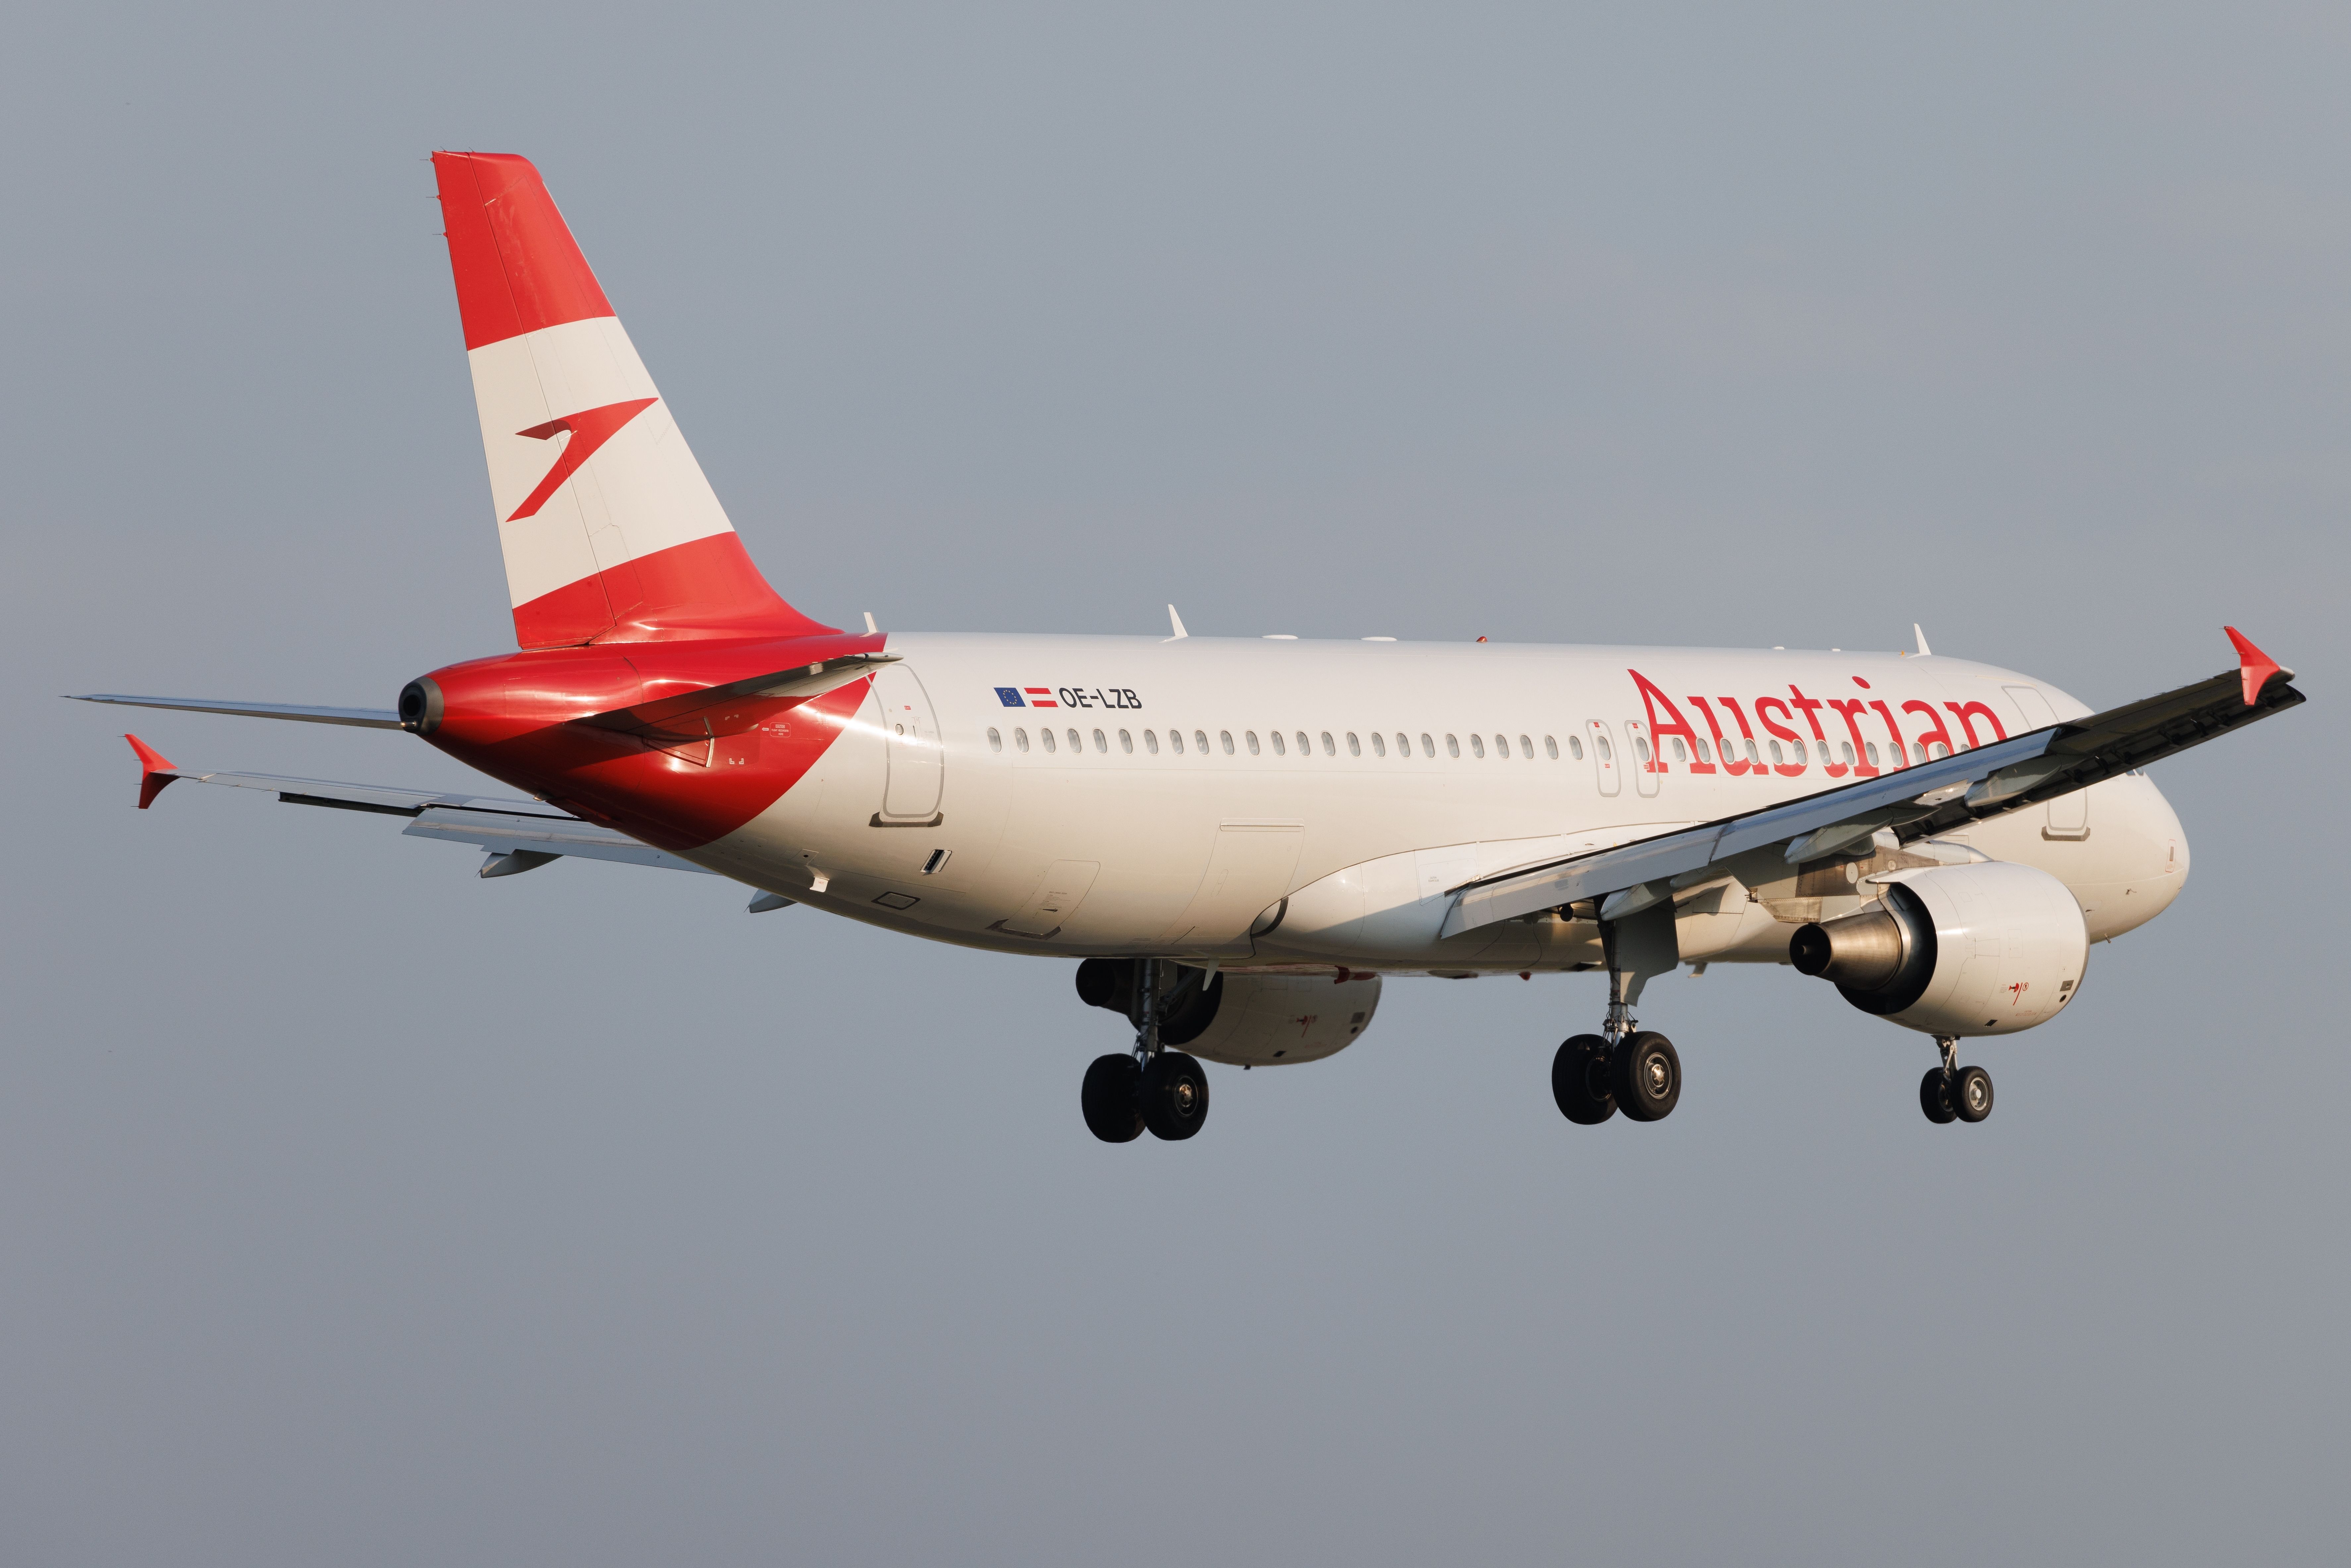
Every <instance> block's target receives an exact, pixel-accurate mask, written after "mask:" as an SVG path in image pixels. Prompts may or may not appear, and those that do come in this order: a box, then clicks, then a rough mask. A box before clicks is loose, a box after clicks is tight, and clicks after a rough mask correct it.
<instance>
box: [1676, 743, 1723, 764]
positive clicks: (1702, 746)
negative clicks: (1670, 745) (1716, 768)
mask: <svg viewBox="0 0 2351 1568" xmlns="http://www.w3.org/2000/svg"><path fill="white" fill-rule="evenodd" d="M1692 744H1694V745H1695V746H1697V747H1698V760H1699V761H1700V762H1711V761H1713V760H1714V758H1711V757H1708V755H1707V754H1706V740H1705V737H1699V738H1698V740H1697V741H1695V742H1693V743H1692ZM1674 748H1675V749H1676V750H1679V749H1680V748H1681V742H1680V741H1678V740H1677V741H1676V742H1674Z"/></svg>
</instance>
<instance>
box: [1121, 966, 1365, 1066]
mask: <svg viewBox="0 0 2351 1568" xmlns="http://www.w3.org/2000/svg"><path fill="white" fill-rule="evenodd" d="M1136 972H1137V971H1136V965H1135V962H1134V959H1132V958H1089V959H1087V960H1086V961H1085V962H1084V963H1082V964H1081V965H1079V966H1078V998H1079V999H1080V1000H1081V1001H1082V1002H1084V1003H1085V1004H1086V1005H1087V1006H1088V1007H1096V1008H1102V1009H1105V1010H1107V1011H1110V1012H1114V1013H1120V1014H1123V1015H1124V1016H1125V1017H1126V1018H1127V1019H1129V1020H1130V1021H1134V1020H1135V1019H1136V1016H1137V1011H1138V1009H1137V1008H1136V1000H1137V998H1136V996H1135V977H1136ZM1163 972H1166V973H1172V974H1173V975H1174V976H1175V981H1174V983H1173V984H1172V985H1170V986H1169V987H1168V988H1167V989H1166V991H1165V995H1164V996H1163V997H1162V998H1161V999H1160V1022H1159V1040H1160V1043H1161V1044H1163V1045H1166V1046H1170V1047H1173V1048H1175V1049H1178V1050H1182V1051H1189V1052H1191V1053H1192V1054H1193V1055H1194V1056H1197V1057H1202V1058H1205V1059H1206V1060H1207V1061H1221V1062H1226V1063H1228V1064H1229V1065H1231V1066H1235V1067H1243V1066H1247V1067H1270V1066H1273V1065H1274V1064H1276V1063H1277V1062H1282V1063H1286V1062H1293V1061H1320V1060H1322V1058H1323V1057H1326V1056H1335V1055H1337V1054H1338V1053H1339V1052H1340V1051H1344V1050H1345V1049H1346V1048H1347V1047H1348V1046H1350V1045H1353V1043H1354V1042H1355V1039H1356V1037H1357V1036H1359V1035H1361V1034H1362V1033H1363V1032H1364V1030H1365V1029H1367V1028H1369V1027H1370V1025H1371V1021H1372V1015H1373V1014H1374V1013H1375V1012H1377V1011H1378V1010H1379V1006H1380V977H1378V976H1377V975H1361V976H1349V977H1346V978H1344V979H1335V980H1334V979H1333V978H1332V977H1330V976H1328V975H1251V974H1247V973H1242V974H1228V973H1225V972H1223V971H1221V970H1220V971H1218V972H1217V973H1216V974H1214V975H1210V974H1207V973H1205V972H1204V971H1202V970H1200V969H1196V968H1193V967H1190V966H1188V965H1176V964H1168V965H1165V966H1164V970H1163Z"/></svg>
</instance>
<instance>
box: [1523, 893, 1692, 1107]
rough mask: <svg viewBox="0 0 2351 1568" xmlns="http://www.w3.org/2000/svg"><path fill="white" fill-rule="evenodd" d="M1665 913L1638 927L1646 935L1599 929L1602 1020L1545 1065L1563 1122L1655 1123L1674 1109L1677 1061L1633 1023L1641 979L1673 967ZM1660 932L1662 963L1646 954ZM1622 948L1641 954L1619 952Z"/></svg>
mask: <svg viewBox="0 0 2351 1568" xmlns="http://www.w3.org/2000/svg"><path fill="white" fill-rule="evenodd" d="M1672 913H1673V912H1672V909H1671V906H1667V907H1666V908H1664V909H1662V910H1659V911H1656V912H1655V914H1656V916H1658V918H1656V919H1651V920H1648V921H1647V922H1646V924H1647V925H1649V926H1650V927H1651V929H1646V930H1635V931H1632V932H1630V933H1628V939H1625V940H1622V941H1620V938H1619V936H1618V930H1619V927H1620V926H1625V925H1631V923H1630V922H1620V921H1604V922H1603V923H1602V925H1601V927H1600V942H1601V950H1602V952H1603V953H1604V954H1605V956H1606V957H1607V960H1608V1017H1607V1021H1605V1022H1604V1023H1603V1024H1602V1025H1601V1026H1600V1030H1601V1031H1600V1033H1598V1034H1579V1035H1575V1036H1573V1037H1571V1038H1570V1039H1568V1040H1564V1041H1562V1043H1561V1045H1560V1048H1559V1051H1558V1053H1557V1054H1556V1055H1554V1056H1553V1057H1552V1062H1551V1093H1552V1100H1553V1101H1555V1102H1556V1103H1558V1105H1559V1112H1560V1114H1561V1115H1562V1116H1565V1117H1566V1118H1567V1119H1568V1120H1569V1121H1571V1122H1574V1123H1577V1124H1581V1125H1583V1126H1593V1125H1595V1124H1599V1123H1602V1122H1605V1121H1606V1120H1608V1118H1609V1117H1611V1116H1613V1115H1614V1114H1615V1113H1617V1112H1619V1111H1622V1112H1624V1113H1625V1120H1626V1121H1628V1122H1662V1121H1664V1120H1665V1119H1666V1118H1667V1116H1669V1115H1671V1114H1672V1113H1673V1109H1674V1106H1675V1105H1676V1104H1677V1103H1680V1100H1681V1097H1682V1059H1681V1057H1680V1055H1679V1054H1678V1053H1677V1051H1675V1050H1674V1042H1673V1041H1672V1040H1667V1038H1666V1037H1665V1036H1664V1035H1661V1034H1658V1033H1656V1031H1655V1030H1644V1029H1642V1028H1641V1027H1640V1025H1639V1023H1638V1021H1637V1020H1636V1019H1635V1018H1634V1017H1633V1004H1634V1003H1635V1001H1637V1000H1639V999H1640V995H1641V987H1642V985H1643V983H1644V982H1645V981H1646V979H1647V978H1648V976H1649V974H1650V973H1652V972H1662V971H1663V970H1666V969H1670V968H1672V967H1674V963H1675V961H1676V959H1675V956H1674V949H1673V947H1672V946H1671V944H1672V942H1673V940H1674V936H1673V925H1672ZM1640 918H1642V917H1640V916H1636V917H1635V919H1640ZM1660 926H1661V927H1662V936H1663V938H1664V941H1665V943H1666V944H1667V946H1666V947H1665V949H1664V952H1663V960H1664V961H1663V962H1662V963H1659V962H1658V958H1659V955H1658V954H1657V953H1656V952H1655V951H1651V950H1649V949H1654V948H1655V947H1656V937H1657V936H1659V935H1660V932H1659V931H1658V930H1656V927H1660ZM1625 947H1631V948H1636V949H1641V950H1638V951H1631V952H1625V951H1620V948H1625ZM1644 960H1646V962H1645V961H1644Z"/></svg>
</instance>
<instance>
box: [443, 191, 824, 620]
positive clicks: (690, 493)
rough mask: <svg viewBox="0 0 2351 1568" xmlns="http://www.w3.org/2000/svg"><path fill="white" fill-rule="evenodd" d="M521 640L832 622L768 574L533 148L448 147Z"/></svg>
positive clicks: (457, 268) (448, 201)
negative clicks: (817, 616) (602, 283)
mask: <svg viewBox="0 0 2351 1568" xmlns="http://www.w3.org/2000/svg"><path fill="white" fill-rule="evenodd" d="M433 170H434V175H435V177H436V178H437V179H438V181H439V183H440V187H441V213H442V217H443V220H444V225H445V228H446V231H447V234H446V237H447V239H448V241H449V267H450V270H451V272H452V273H453V274H454V275H455V278H456V284H457V312H458V316H459V318H460V319H462V320H463V322H464V324H465V357H466V359H467V360H468V361H470V363H471V365H472V367H473V372H474V402H475V407H476V408H477V409H478V410H479V412H480V413H481V419H482V447H483V451H484V453H485V454H486V455H487V457H488V459H489V465H490V497H491V499H492V501H493V502H494V503H495V505H496V509H497V518H498V543H499V546H500V548H501V549H503V550H504V551H505V554H506V566H507V593H508V595H509V596H510V598H511V600H512V602H513V604H514V618H515V638H516V641H517V642H518V643H521V644H522V645H523V646H524V647H526V648H551V647H560V646H564V645H567V644H572V643H595V642H648V641H656V640H665V639H671V638H684V637H720V636H757V635H767V636H794V635H799V634H801V633H805V632H830V631H832V630H834V628H832V627H830V626H820V625H819V624H817V623H816V622H813V621H810V619H809V618H808V617H807V616H805V615H802V614H801V613H800V612H799V611H797V610H794V609H793V608H792V607H791V606H790V605H789V604H787V603H785V602H784V601H783V600H782V599H781V598H779V597H778V595H777V593H776V591H775V590H773V589H772V588H769V587H768V583H767V580H765V579H764V578H762V577H761V576H760V575H759V570H758V568H757V567H755V566H753V565H752V564H751V558H750V557H749V556H748V555H747V553H745V551H744V549H743V544H742V541H741V540H740V539H738V538H737V537H736V534H735V528H734V525H733V524H731V523H729V522H728V521H727V520H726V510H725V509H724V508H723V507H720V506H719V504H718V497H716V495H715V494H713V493H712V491H711V488H710V482H709V481H708V480H707V479H705V477H703V473H702V466H701V465H699V464H697V463H696V462H695V460H694V454H693V453H692V452H691V451H689V450H687V448H686V444H685V437H684V435H682V434H679V431H678V428H677V423H676V421H674V420H673V419H672V418H671V417H670V413H669V405H668V404H666V403H664V402H662V398H661V393H660V392H658V391H657V390H655V388H654V386H653V378H652V377H651V376H649V375H647V374H646V373H645V367H644V364H643V361H640V360H639V359H638V358H637V350H636V349H635V347H634V346H633V345H632V343H631V342H630V341H629V335H628V333H627V332H626V331H624V330H622V327H621V322H620V319H619V318H618V317H616V316H615V315H613V313H612V307H611V304H610V303H608V302H607V301H606V300H605V298H604V291H603V289H602V288H601V287H599V286H598V285H597V282H596V275H595V274H594V273H593V272H591V271H590V269H589V267H588V261H587V258H586V257H585V256H581V255H580V246H578V244H576V243H575V242H574V241H573V239H572V237H571V231H570V229H569V228H568V227H566V226H565V225H564V222H563V214H560V213H559V212H557V211H556V208H555V203H554V201H553V200H552V199H551V198H550V197H549V195H548V193H547V186H546V185H545V184H544V183H542V182H541V181H540V179H539V177H538V170H537V169H535V168H533V167H531V164H530V162H529V160H528V159H525V158H520V157H517V156H516V155H514V154H513V153H508V152H436V153H434V155H433Z"/></svg>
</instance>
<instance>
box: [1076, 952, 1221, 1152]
mask: <svg viewBox="0 0 2351 1568" xmlns="http://www.w3.org/2000/svg"><path fill="white" fill-rule="evenodd" d="M1159 965H1160V960H1159V959H1157V958H1138V959H1136V960H1135V969H1136V983H1135V988H1134V991H1135V998H1134V1005H1135V1019H1134V1025H1135V1027H1134V1051H1132V1052H1130V1053H1128V1054H1125V1055H1120V1056H1097V1057H1096V1058H1094V1060H1093V1065H1092V1066H1091V1067H1088V1068H1087V1069H1086V1078H1085V1083H1084V1085H1083V1086H1082V1087H1081V1089H1080V1090H1079V1092H1078V1103H1079V1106H1080V1108H1081V1109H1082V1110H1083V1111H1084V1112H1085V1117H1086V1126H1087V1127H1088V1128H1089V1129H1090V1130H1091V1131H1092V1133H1093V1135H1094V1136H1095V1137H1097V1138H1100V1139H1101V1140H1102V1142H1103V1143H1105V1144H1128V1143H1133V1142H1134V1140H1135V1139H1136V1138H1138V1137H1141V1136H1142V1135H1143V1133H1144V1130H1145V1129H1146V1128H1147V1129H1149V1130H1150V1133H1151V1134H1152V1136H1154V1137H1156V1138H1165V1139H1167V1140H1169V1141H1170V1142H1177V1141H1180V1140H1182V1139H1185V1138H1188V1137H1190V1136H1191V1135H1192V1134H1195V1133H1196V1132H1198V1131H1199V1130H1200V1128H1201V1127H1202V1126H1203V1125H1204V1124H1207V1120H1208V1074H1207V1070H1206V1069H1204V1068H1202V1067H1201V1065H1200V1063H1199V1062H1198V1061H1196V1059H1194V1058H1192V1057H1189V1056H1186V1055H1185V1054H1184V1053H1183V1052H1182V1051H1168V1050H1165V1049H1163V1048H1162V1047H1161V1045H1160V1043H1159V1002H1160V991H1159Z"/></svg>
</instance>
